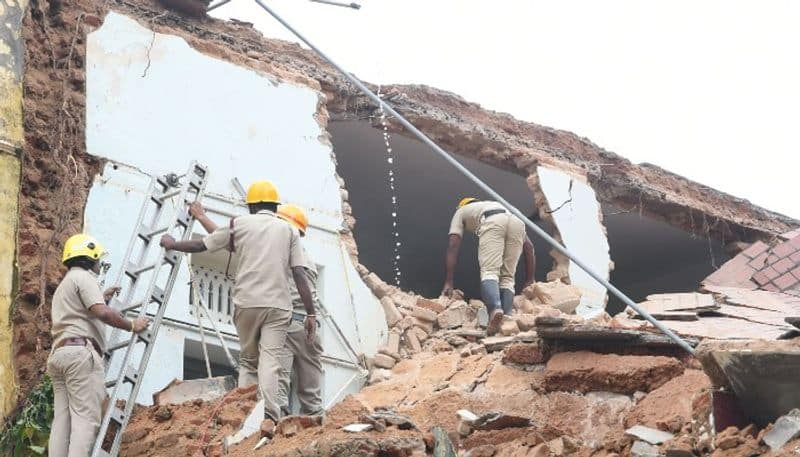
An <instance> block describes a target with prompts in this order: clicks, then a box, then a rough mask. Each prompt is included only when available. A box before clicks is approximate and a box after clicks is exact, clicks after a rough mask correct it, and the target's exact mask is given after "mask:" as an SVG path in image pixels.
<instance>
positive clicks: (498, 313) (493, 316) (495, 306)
mask: <svg viewBox="0 0 800 457" xmlns="http://www.w3.org/2000/svg"><path fill="white" fill-rule="evenodd" d="M481 297H483V303H484V304H485V305H486V310H487V311H488V312H489V325H488V327H486V334H487V335H488V336H492V335H494V334H495V333H497V331H498V330H499V329H500V324H501V323H502V322H503V310H502V309H501V307H500V305H501V304H500V285H499V284H498V282H497V281H495V280H493V279H486V280H483V281H481Z"/></svg>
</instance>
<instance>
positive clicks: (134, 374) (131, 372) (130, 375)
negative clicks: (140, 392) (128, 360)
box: [125, 365, 139, 384]
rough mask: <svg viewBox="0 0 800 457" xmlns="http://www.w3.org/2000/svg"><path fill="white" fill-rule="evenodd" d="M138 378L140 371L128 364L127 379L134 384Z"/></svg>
mask: <svg viewBox="0 0 800 457" xmlns="http://www.w3.org/2000/svg"><path fill="white" fill-rule="evenodd" d="M138 380H139V372H138V371H136V370H135V369H134V368H133V367H132V366H130V365H128V368H126V369H125V381H127V382H129V383H131V384H134V383H136V381H138Z"/></svg>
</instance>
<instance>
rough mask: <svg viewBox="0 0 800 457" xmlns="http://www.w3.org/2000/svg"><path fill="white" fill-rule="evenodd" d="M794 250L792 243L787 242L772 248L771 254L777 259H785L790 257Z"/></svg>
mask: <svg viewBox="0 0 800 457" xmlns="http://www.w3.org/2000/svg"><path fill="white" fill-rule="evenodd" d="M796 250H797V249H795V248H794V246H792V243H790V242H788V241H787V242H785V243H781V244H779V245H777V246H775V247H774V248H772V252H773V253H774V254H775V255H777V256H778V257H786V256H789V255H792V254H794V251H796Z"/></svg>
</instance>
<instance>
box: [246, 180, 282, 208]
mask: <svg viewBox="0 0 800 457" xmlns="http://www.w3.org/2000/svg"><path fill="white" fill-rule="evenodd" d="M279 200H280V197H278V189H276V188H275V185H274V184H272V183H271V182H270V181H256V182H254V183H253V184H251V185H250V187H248V188H247V198H246V199H245V202H246V203H247V204H248V205H250V204H253V203H278V202H279Z"/></svg>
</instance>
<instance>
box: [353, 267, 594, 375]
mask: <svg viewBox="0 0 800 457" xmlns="http://www.w3.org/2000/svg"><path fill="white" fill-rule="evenodd" d="M364 280H365V282H366V283H367V285H368V286H369V287H370V289H371V290H372V291H373V293H375V294H376V296H377V297H378V298H379V299H380V302H381V306H382V307H383V311H384V313H385V315H386V321H387V323H388V325H389V328H390V334H389V337H388V339H387V343H386V345H385V346H383V347H381V348H380V349H379V351H378V354H376V355H375V356H374V357H373V358H372V360H371V362H372V364H373V365H374V366H375V367H377V368H381V369H390V368H392V367H394V365H395V364H396V363H398V362H399V361H401V360H403V359H406V358H408V357H409V356H412V355H414V354H417V353H420V352H421V351H423V350H431V349H433V350H435V349H436V348H439V349H440V350H449V347H455V348H459V349H461V350H462V351H467V352H469V351H471V350H473V349H474V347H473V346H470V344H469V343H471V342H475V340H476V338H478V337H483V336H485V331H484V327H485V326H486V323H487V321H488V314H487V312H486V308H485V306H484V304H483V302H482V301H480V300H469V301H467V300H465V299H464V295H463V293H461V292H460V291H456V292H455V294H454V296H453V297H452V298H444V297H440V298H437V299H429V298H425V297H420V296H416V295H413V294H409V293H406V292H404V291H401V290H399V289H397V288H396V287H394V286H390V285H388V284H386V283H384V282H383V281H382V280H381V279H380V278H378V276H377V275H376V274H375V273H368V272H367V273H366V275H365V276H364ZM580 299H581V293H580V290H579V289H578V288H577V287H575V286H571V285H568V284H564V283H563V282H561V281H552V282H543V283H535V284H533V285H531V286H529V287H527V288H526V289H525V290H524V291H523V295H518V296H516V297H515V298H514V308H515V309H516V313H515V314H514V315H513V316H506V317H505V318H504V321H503V323H502V325H501V327H500V333H501V334H502V335H503V336H512V335H516V334H519V333H520V332H528V331H531V330H533V328H534V327H535V325H536V318H537V317H540V316H541V317H548V318H554V319H558V318H560V319H563V320H566V321H571V322H580V321H581V319H580V318H579V317H577V316H574V315H569V314H568V313H572V312H574V311H575V308H576V307H577V306H578V304H579V303H580ZM512 357H514V356H512Z"/></svg>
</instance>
